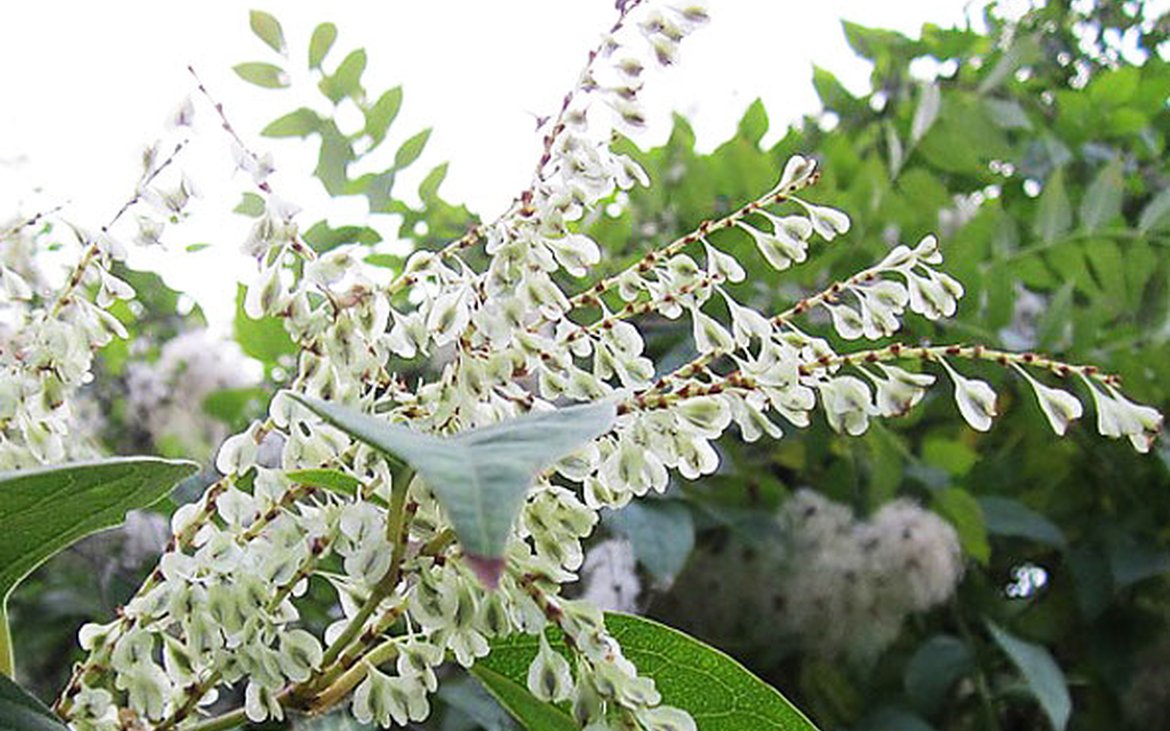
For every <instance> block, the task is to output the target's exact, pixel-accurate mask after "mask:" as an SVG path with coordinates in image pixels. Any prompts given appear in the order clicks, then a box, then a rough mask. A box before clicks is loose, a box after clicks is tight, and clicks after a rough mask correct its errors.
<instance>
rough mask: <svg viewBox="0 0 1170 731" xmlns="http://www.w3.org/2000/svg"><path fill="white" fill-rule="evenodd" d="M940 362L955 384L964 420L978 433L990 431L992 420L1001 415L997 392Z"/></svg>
mask: <svg viewBox="0 0 1170 731" xmlns="http://www.w3.org/2000/svg"><path fill="white" fill-rule="evenodd" d="M939 362H940V363H942V365H943V368H945V369H946V371H947V374H948V375H949V376H950V377H951V381H952V382H953V383H954V384H955V403H956V404H957V405H958V407H959V413H960V414H962V415H963V419H965V420H966V422H967V423H968V424H970V425H971V428H972V429H975V430H976V431H987V430H988V429H990V428H991V420H992V419H993V418H995V417H996V416H998V415H999V412H998V411H997V410H996V408H995V391H993V390H991V386H988V385H987V384H986V383H985V382H983V381H979V380H975V379H971V378H964V377H963V376H961V375H959V374H958V373H956V372H955V370H954V369H953V368H951V366H950V364H949V363H947V362H946V360H944V359H942V358H939Z"/></svg>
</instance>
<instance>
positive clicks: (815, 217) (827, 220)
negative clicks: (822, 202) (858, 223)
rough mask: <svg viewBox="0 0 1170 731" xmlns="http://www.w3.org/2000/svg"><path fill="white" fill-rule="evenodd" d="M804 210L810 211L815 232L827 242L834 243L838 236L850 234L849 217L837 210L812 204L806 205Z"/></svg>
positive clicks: (809, 214)
mask: <svg viewBox="0 0 1170 731" xmlns="http://www.w3.org/2000/svg"><path fill="white" fill-rule="evenodd" d="M801 203H802V204H803V205H804V209H805V210H806V211H808V216H809V219H811V220H812V228H813V231H816V233H817V235H818V236H820V237H821V238H822V239H824V240H825V241H832V240H833V239H835V238H836V237H837V235H838V234H846V233H849V228H850V225H851V224H850V222H849V216H847V215H845V214H844V213H843V212H841V211H838V210H837V209H836V208H829V207H828V206H814V205H812V204H810V203H804V202H803V201H801Z"/></svg>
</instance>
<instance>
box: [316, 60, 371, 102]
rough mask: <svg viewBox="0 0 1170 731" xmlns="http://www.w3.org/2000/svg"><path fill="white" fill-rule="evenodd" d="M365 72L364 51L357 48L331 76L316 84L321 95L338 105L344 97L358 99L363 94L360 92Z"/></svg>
mask: <svg viewBox="0 0 1170 731" xmlns="http://www.w3.org/2000/svg"><path fill="white" fill-rule="evenodd" d="M365 70H366V51H365V49H364V48H359V49H357V50H355V51H350V53H349V55H348V56H346V57H345V59H344V60H343V61H342V62H341V64H340V65H339V66H338V67H337V70H336V71H334V72H333V73H332V74H331V75H329V76H325V77H324V78H322V79H321V81H320V82H319V83H318V84H317V87H318V88H319V89H321V93H322V94H324V95H325V96H326V97H328V98H329V101H331V102H333V103H334V104H340V103H341V100H342V99H344V98H346V97H352V98H354V99H359V98H361V96H362V95H363V94H364V93H365V92H364V91H363V90H362V73H364V72H365Z"/></svg>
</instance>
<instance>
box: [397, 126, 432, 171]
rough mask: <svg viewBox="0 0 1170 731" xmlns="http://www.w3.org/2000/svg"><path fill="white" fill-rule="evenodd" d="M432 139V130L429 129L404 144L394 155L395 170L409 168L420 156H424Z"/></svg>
mask: <svg viewBox="0 0 1170 731" xmlns="http://www.w3.org/2000/svg"><path fill="white" fill-rule="evenodd" d="M430 138H431V130H430V128H427V129H424V130H423V131H422V132H419V133H418V134H416V135H414V136H413V137H411V138H410V139H408V140H407V141H406V142H403V143H402V146H401V147H399V148H398V151H397V152H395V153H394V167H395V169H397V170H401V169H402V168H404V167H407V166H408V165H410V164H411V163H412V162H414V161H415V160H417V159H418V156H419V155H421V154H422V152H423V148H424V147H426V145H427V140H429V139H430Z"/></svg>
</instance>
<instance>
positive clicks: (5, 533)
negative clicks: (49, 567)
mask: <svg viewBox="0 0 1170 731" xmlns="http://www.w3.org/2000/svg"><path fill="white" fill-rule="evenodd" d="M198 468H199V465H197V464H195V463H193V462H186V461H174V460H165V459H159V458H157V457H122V458H116V459H107V460H101V461H96V462H78V463H74V464H66V465H62V466H57V467H44V468H39V469H33V470H20V471H15V472H3V473H0V526H4V529H3V530H2V531H0V675H5V674H9V675H10V674H11V672H12V656H11V648H10V646H9V645H8V641H9V638H8V627H7V622H6V621H5V619H4V615H6V611H5V607H6V604H7V602H8V597H9V595H10V594H11V593H12V590H13V589H14V588H16V585H17V584H19V583H20V582H21V580H23V579H24V577H26V576H28V575H29V573H31V572H32V571H33V569H35V568H36V567H38V566H40V565H41V564H42V563H44V562H45V561H46V560H48V559H49V558H50V557H51V556H53V555H54V554H56V553H57V552H58V551H60V550H62V549H64V548H66V547H68V546H70V545H72V544H73V543H75V542H76V541H78V540H80V539H82V538H84V537H85V536H88V535H90V534H91V533H96V532H97V531H99V530H102V529H104V528H110V527H112V526H115V525H118V524H119V523H121V522H122V520H123V518H124V517H125V515H126V512H127V511H129V510H134V509H136V508H144V507H146V506H148V505H151V504H153V503H154V502H156V501H157V500H159V499H160V498H161V497H163V496H164V495H166V494H167V493H168V492H170V491H171V489H172V488H173V487H174V486H175V485H176V484H177V483H178V482H179V481H181V480H182V479H183V478H185V477H188V476H190V475H191V474H193V473H194V472H195V471H196V470H197V469H198Z"/></svg>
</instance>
